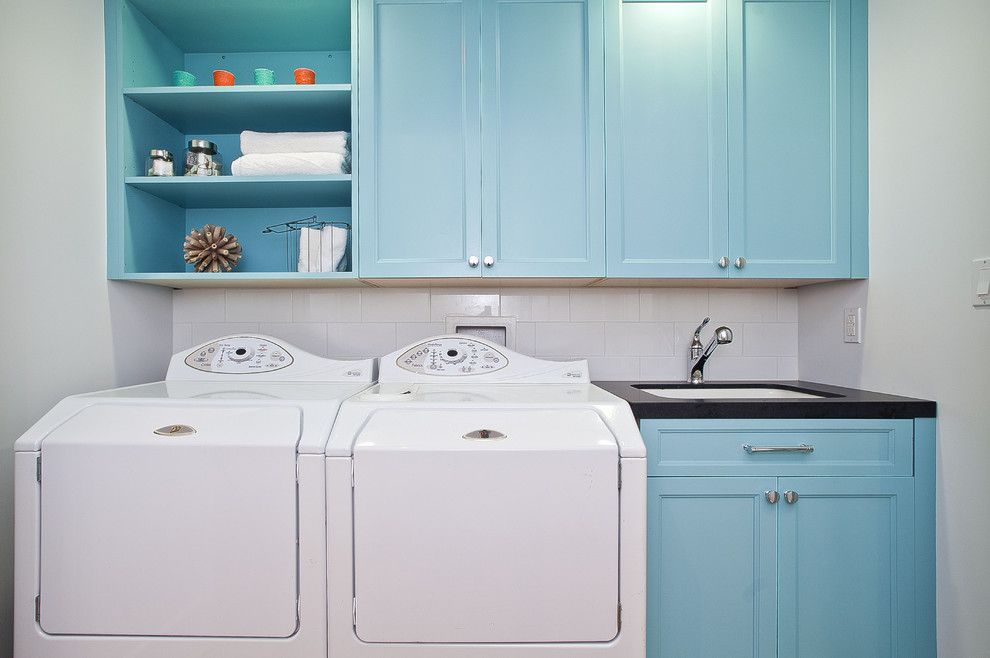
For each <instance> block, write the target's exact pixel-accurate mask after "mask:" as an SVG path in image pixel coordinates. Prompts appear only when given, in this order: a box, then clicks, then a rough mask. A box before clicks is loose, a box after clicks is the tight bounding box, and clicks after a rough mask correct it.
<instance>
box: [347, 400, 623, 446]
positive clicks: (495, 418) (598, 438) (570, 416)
mask: <svg viewBox="0 0 990 658" xmlns="http://www.w3.org/2000/svg"><path fill="white" fill-rule="evenodd" d="M373 450H402V451H442V452H460V451H471V450H477V451H485V452H497V451H516V452H518V451H543V452H546V451H561V452H566V451H576V450H604V451H609V452H612V453H615V454H616V455H617V453H618V446H617V444H616V440H615V437H614V436H613V435H612V433H611V431H609V429H608V427H607V426H606V425H605V423H604V422H603V421H602V419H601V418H600V417H599V416H598V414H597V413H595V412H594V411H593V410H591V409H586V408H585V409H581V408H578V409H531V408H505V407H500V408H497V409H492V408H484V407H480V408H465V407H463V406H461V407H457V408H453V409H450V408H448V409H409V408H405V409H396V408H387V409H380V410H378V411H375V412H374V413H372V415H371V417H370V418H369V420H368V422H367V424H365V426H364V428H363V429H362V430H361V432H360V433H359V434H358V436H357V440H356V441H355V443H354V451H355V453H357V452H360V451H373ZM616 458H618V457H617V456H616Z"/></svg>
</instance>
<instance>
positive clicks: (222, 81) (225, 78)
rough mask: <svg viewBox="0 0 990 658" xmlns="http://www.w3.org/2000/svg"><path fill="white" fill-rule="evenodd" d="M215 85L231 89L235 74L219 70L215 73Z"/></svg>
mask: <svg viewBox="0 0 990 658" xmlns="http://www.w3.org/2000/svg"><path fill="white" fill-rule="evenodd" d="M213 84H214V85H216V86H217V87H231V86H233V84H234V74H233V73H231V72H230V71H224V70H223V69H218V70H216V71H214V72H213Z"/></svg>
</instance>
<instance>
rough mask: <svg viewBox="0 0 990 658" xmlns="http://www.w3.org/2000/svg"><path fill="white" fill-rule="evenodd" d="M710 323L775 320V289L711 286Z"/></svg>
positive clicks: (709, 299) (709, 301) (709, 298)
mask: <svg viewBox="0 0 990 658" xmlns="http://www.w3.org/2000/svg"><path fill="white" fill-rule="evenodd" d="M708 306H709V308H708V311H709V315H711V318H712V324H714V325H716V326H717V325H719V324H730V323H732V322H775V321H776V320H777V291H776V289H774V288H754V289H748V288H713V289H711V290H709V292H708Z"/></svg>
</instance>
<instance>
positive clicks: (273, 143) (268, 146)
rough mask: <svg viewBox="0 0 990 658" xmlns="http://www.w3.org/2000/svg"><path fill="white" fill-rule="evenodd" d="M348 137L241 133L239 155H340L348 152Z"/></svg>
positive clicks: (344, 134)
mask: <svg viewBox="0 0 990 658" xmlns="http://www.w3.org/2000/svg"><path fill="white" fill-rule="evenodd" d="M350 137H351V136H350V135H349V134H348V133H346V132H343V131H340V132H322V133H321V132H308V133H258V132H254V131H253V130H245V131H244V132H242V133H241V153H243V154H244V155H252V154H255V153H340V154H342V155H344V154H346V153H347V152H348V151H349V150H350Z"/></svg>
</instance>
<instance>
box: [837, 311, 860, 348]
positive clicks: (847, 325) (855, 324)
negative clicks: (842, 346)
mask: <svg viewBox="0 0 990 658" xmlns="http://www.w3.org/2000/svg"><path fill="white" fill-rule="evenodd" d="M842 340H843V341H845V342H847V343H862V342H863V307H862V306H857V307H856V308H847V309H846V310H845V311H844V313H843V317H842Z"/></svg>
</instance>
